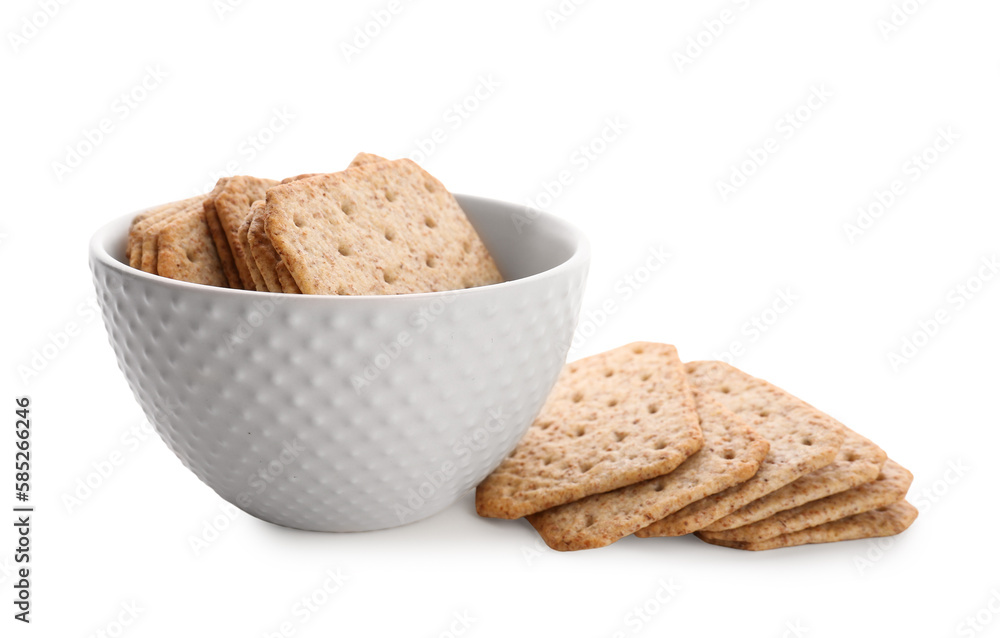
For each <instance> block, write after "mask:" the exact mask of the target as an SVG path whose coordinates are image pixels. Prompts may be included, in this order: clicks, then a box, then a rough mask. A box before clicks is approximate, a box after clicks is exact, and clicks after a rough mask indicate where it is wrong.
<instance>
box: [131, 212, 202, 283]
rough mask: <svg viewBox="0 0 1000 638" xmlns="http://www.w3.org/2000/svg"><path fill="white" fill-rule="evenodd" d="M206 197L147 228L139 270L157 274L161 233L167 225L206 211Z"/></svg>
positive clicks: (140, 252) (143, 236)
mask: <svg viewBox="0 0 1000 638" xmlns="http://www.w3.org/2000/svg"><path fill="white" fill-rule="evenodd" d="M206 197H207V195H202V196H200V197H197V198H195V199H194V200H193V201H191V203H189V204H188V205H187V206H185V207H184V208H182V209H180V210H177V211H175V212H174V213H172V214H170V215H167V216H164V217H162V218H161V219H159V220H157V221H155V222H152V223H151V224H149V225H148V226H146V227H145V230H144V231H143V233H142V244H141V248H140V250H139V256H140V257H139V259H140V264H139V268H141V269H142V270H143V271H144V272H148V273H152V274H154V275H155V274H156V264H157V260H158V256H159V241H160V232H161V231H162V230H163V229H164V228H165V227H166V225H167V224H169V223H171V222H173V221H175V220H177V219H180V218H181V217H182V216H185V215H187V216H190V215H193V214H195V212H196V211H204V208H203V203H204V201H205V198H206Z"/></svg>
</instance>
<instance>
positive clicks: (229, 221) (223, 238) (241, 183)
mask: <svg viewBox="0 0 1000 638" xmlns="http://www.w3.org/2000/svg"><path fill="white" fill-rule="evenodd" d="M276 184H278V182H277V181H276V180H273V179H263V178H259V177H250V176H247V175H236V176H234V177H230V178H226V183H225V185H224V187H223V188H222V190H221V191H220V192H219V193H218V194H217V195H216V196H215V197H214V198H210V201H206V202H205V214H206V216H207V217H208V218H209V225H210V226H211V218H212V216H213V214H214V215H215V216H216V218H217V220H218V229H219V232H218V234H217V233H216V232H215V231H213V233H212V238H213V239H215V243H216V246H217V247H219V254H220V257H221V256H222V247H223V246H224V247H225V249H226V250H227V251H228V253H229V254H230V256H231V258H232V265H233V269H234V272H235V275H236V282H235V283H234V284H233V287H234V288H244V289H246V290H255V289H256V284H255V282H254V279H253V276H252V275H251V274H250V269H249V267H248V266H247V259H246V255H245V254H244V253H243V245H242V244H241V243H240V237H239V233H240V226H241V225H242V224H243V222H244V220H246V219H247V217H248V216H249V215H250V207H251V206H252V205H253V203H254V202H256V201H257V200H261V199H264V194H265V193H266V192H267V189H268V188H270V187H271V186H275V185H276ZM210 202H211V203H210ZM210 209H211V210H210ZM226 274H227V276H229V274H230V273H229V272H228V271H227V273H226Z"/></svg>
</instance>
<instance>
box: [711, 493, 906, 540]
mask: <svg viewBox="0 0 1000 638" xmlns="http://www.w3.org/2000/svg"><path fill="white" fill-rule="evenodd" d="M917 514H918V512H917V508H915V507H913V506H912V505H910V504H909V503H908V502H906V501H899V502H897V503H893V504H892V505H887V506H885V507H880V508H878V509H874V510H871V511H869V512H864V513H862V514H855V515H854V516H848V517H847V518H842V519H840V520H836V521H832V522H830V523H825V524H823V525H818V526H816V527H810V528H808V529H804V530H801V531H798V532H792V533H791V534H782V535H780V536H775V537H774V538H769V539H767V540H764V541H759V542H756V543H747V542H744V541H725V540H714V539H710V538H703V537H702V536H703V535H702V534H700V533H699V534H698V535H697V536H698V538H701V540H703V541H705V542H706V543H711V544H712V545H722V546H723V547H731V548H733V549H745V550H750V551H760V550H765V549H778V548H781V547H794V546H797V545H808V544H811V543H834V542H837V541H849V540H856V539H859V538H878V537H880V536H894V535H896V534H900V533H902V532H904V531H906V529H907V528H908V527H910V525H912V524H913V521H915V520H916V519H917Z"/></svg>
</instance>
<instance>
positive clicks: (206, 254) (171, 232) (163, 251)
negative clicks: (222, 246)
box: [156, 204, 228, 288]
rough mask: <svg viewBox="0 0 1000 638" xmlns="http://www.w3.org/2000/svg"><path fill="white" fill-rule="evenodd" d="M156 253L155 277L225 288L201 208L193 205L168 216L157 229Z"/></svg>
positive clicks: (222, 271)
mask: <svg viewBox="0 0 1000 638" xmlns="http://www.w3.org/2000/svg"><path fill="white" fill-rule="evenodd" d="M156 250H157V257H156V274H158V275H160V276H163V277H169V278H171V279H178V280H181V281H189V282H191V283H196V284H207V285H209V286H220V287H223V288H225V287H227V286H228V281H227V280H226V274H225V271H224V270H223V269H222V262H221V261H220V260H219V253H218V251H217V250H216V248H215V242H213V241H212V234H211V232H210V231H209V230H208V222H207V221H206V220H205V209H204V207H203V206H202V205H200V204H196V205H193V206H191V207H189V208H188V209H186V210H185V211H184V212H182V213H179V214H177V215H175V216H174V217H171V218H170V220H169V221H167V222H166V223H165V225H164V226H163V228H162V229H160V232H159V238H158V240H157V247H156Z"/></svg>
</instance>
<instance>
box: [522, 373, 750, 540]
mask: <svg viewBox="0 0 1000 638" xmlns="http://www.w3.org/2000/svg"><path fill="white" fill-rule="evenodd" d="M695 406H696V409H697V412H698V420H699V422H700V425H701V431H702V434H703V436H704V445H703V446H702V448H701V449H700V450H698V451H697V452H695V453H694V454H693V455H692V456H691V457H690V458H688V459H687V460H686V461H684V463H682V464H681V465H680V466H679V467H678V468H677V469H675V470H674V471H673V472H671V473H669V474H666V475H664V476H660V477H657V478H653V479H649V480H646V481H643V482H641V483H636V484H635V485H628V486H626V487H622V488H619V489H617V490H614V491H611V492H605V493H603V494H594V495H592V496H587V497H585V498H583V499H581V500H579V501H574V502H572V503H567V504H566V505H559V506H557V507H554V508H552V509H547V510H545V511H543V512H539V513H537V514H532V515H531V516H529V517H528V522H530V523H531V524H532V525H533V526H534V528H535V529H536V530H538V533H539V534H540V535H541V536H542V538H543V539H544V540H545V543H546V544H547V545H548V546H549V547H551V548H553V549H557V550H561V551H568V550H578V549H593V548H596V547H604V546H605V545H610V544H611V543H613V542H615V541H617V540H619V539H621V538H624V537H625V536H628V535H629V534H632V533H633V532H635V531H636V530H638V529H641V528H642V527H644V526H646V525H648V524H649V523H651V522H653V521H656V520H659V519H661V518H663V517H665V516H667V515H669V514H671V513H673V512H676V511H677V510H679V509H681V508H682V507H685V506H686V505H688V504H690V503H693V502H695V501H697V500H699V499H701V498H704V497H706V496H708V495H710V494H714V493H716V492H720V491H722V490H724V489H726V488H728V487H731V486H733V485H736V484H737V483H742V482H743V481H745V480H747V479H748V478H750V477H751V476H753V474H754V473H755V472H756V471H757V468H758V467H760V463H761V461H763V460H764V456H765V455H766V454H767V449H768V443H767V441H765V440H764V438H763V437H761V436H760V435H759V434H757V433H756V432H755V431H754V430H753V429H752V428H751V427H750V426H748V425H747V423H746V421H744V420H743V419H741V418H740V417H738V416H736V415H735V414H733V413H732V412H730V411H729V410H727V409H725V408H724V407H722V406H721V405H720V404H719V403H718V402H716V401H714V400H712V399H710V398H708V397H706V396H704V394H702V393H699V392H695Z"/></svg>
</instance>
